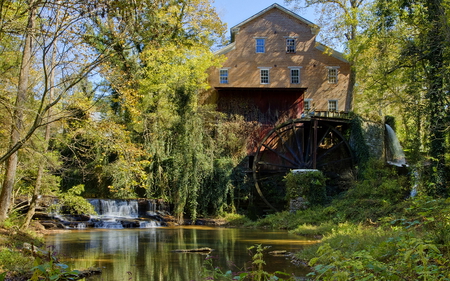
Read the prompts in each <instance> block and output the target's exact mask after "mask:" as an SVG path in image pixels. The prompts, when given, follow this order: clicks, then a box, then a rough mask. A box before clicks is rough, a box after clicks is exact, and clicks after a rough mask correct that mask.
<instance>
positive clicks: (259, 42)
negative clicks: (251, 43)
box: [255, 38, 266, 53]
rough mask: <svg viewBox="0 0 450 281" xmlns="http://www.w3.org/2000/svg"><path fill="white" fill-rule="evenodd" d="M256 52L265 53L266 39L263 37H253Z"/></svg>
mask: <svg viewBox="0 0 450 281" xmlns="http://www.w3.org/2000/svg"><path fill="white" fill-rule="evenodd" d="M255 43H256V52H257V53H265V52H266V39H265V38H255Z"/></svg>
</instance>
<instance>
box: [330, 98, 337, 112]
mask: <svg viewBox="0 0 450 281" xmlns="http://www.w3.org/2000/svg"><path fill="white" fill-rule="evenodd" d="M330 102H336V109H335V110H334V111H339V100H328V111H332V110H330Z"/></svg>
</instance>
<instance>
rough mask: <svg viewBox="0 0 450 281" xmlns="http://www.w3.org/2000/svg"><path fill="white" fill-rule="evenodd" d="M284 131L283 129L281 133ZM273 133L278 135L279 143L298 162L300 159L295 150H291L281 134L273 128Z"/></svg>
mask: <svg viewBox="0 0 450 281" xmlns="http://www.w3.org/2000/svg"><path fill="white" fill-rule="evenodd" d="M285 132H286V131H284V132H283V133H285ZM275 134H277V135H278V137H279V138H280V140H281V144H282V145H283V147H285V148H286V149H287V151H289V153H290V154H291V155H292V156H293V157H294V158H295V161H296V163H300V160H299V159H298V157H297V155H296V154H295V152H294V151H293V150H292V147H290V146H289V145H288V144H287V143H286V142H285V141H284V139H283V136H282V135H281V134H280V133H279V132H278V130H275Z"/></svg>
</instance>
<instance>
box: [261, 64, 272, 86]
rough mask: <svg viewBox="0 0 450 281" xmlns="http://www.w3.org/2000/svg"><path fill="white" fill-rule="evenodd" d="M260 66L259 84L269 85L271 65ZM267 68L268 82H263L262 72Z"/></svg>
mask: <svg viewBox="0 0 450 281" xmlns="http://www.w3.org/2000/svg"><path fill="white" fill-rule="evenodd" d="M258 68H259V84H261V85H268V84H270V69H271V67H258ZM265 70H267V83H263V82H262V78H263V76H262V72H263V71H265Z"/></svg>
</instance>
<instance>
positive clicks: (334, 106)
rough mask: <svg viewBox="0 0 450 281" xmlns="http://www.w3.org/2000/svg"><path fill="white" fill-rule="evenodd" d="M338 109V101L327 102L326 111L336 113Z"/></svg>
mask: <svg viewBox="0 0 450 281" xmlns="http://www.w3.org/2000/svg"><path fill="white" fill-rule="evenodd" d="M337 109H338V101H337V100H329V101H328V111H337Z"/></svg>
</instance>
